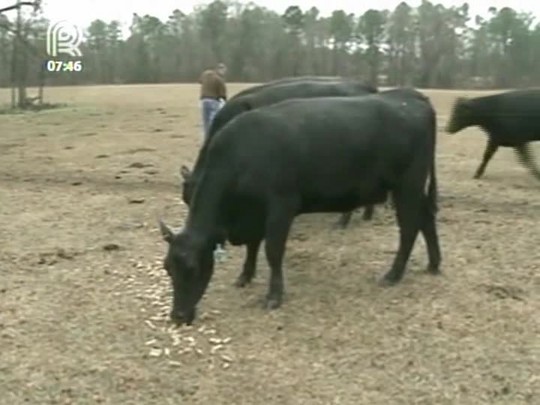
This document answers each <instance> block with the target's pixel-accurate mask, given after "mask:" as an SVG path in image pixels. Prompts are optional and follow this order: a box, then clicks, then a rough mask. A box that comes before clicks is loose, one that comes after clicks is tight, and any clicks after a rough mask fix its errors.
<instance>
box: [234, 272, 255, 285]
mask: <svg viewBox="0 0 540 405" xmlns="http://www.w3.org/2000/svg"><path fill="white" fill-rule="evenodd" d="M250 283H251V280H250V279H248V277H247V276H244V275H243V274H240V275H239V276H238V278H237V279H236V281H235V282H234V286H235V287H237V288H243V287H245V286H247V285H248V284H250Z"/></svg>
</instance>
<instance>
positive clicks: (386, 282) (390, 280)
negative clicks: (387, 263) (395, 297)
mask: <svg viewBox="0 0 540 405" xmlns="http://www.w3.org/2000/svg"><path fill="white" fill-rule="evenodd" d="M400 280H401V279H400V278H396V277H395V276H393V275H391V274H389V273H387V274H385V275H384V276H383V277H381V278H380V279H379V280H378V281H377V284H378V285H379V287H392V286H395V285H396V284H398V283H399V282H400Z"/></svg>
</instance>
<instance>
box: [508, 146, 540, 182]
mask: <svg viewBox="0 0 540 405" xmlns="http://www.w3.org/2000/svg"><path fill="white" fill-rule="evenodd" d="M514 149H515V151H516V153H517V155H518V157H519V159H520V160H521V162H522V163H523V164H524V165H525V167H527V168H528V169H529V170H530V171H531V173H532V175H533V176H534V177H536V178H537V179H538V180H540V170H539V169H538V166H536V163H535V161H534V156H533V153H532V151H531V149H530V147H529V145H528V144H526V143H524V144H523V145H519V146H516V147H515V148H514Z"/></svg>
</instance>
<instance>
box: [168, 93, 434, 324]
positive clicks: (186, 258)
mask: <svg viewBox="0 0 540 405" xmlns="http://www.w3.org/2000/svg"><path fill="white" fill-rule="evenodd" d="M411 91H412V92H414V90H407V91H405V92H408V93H409V94H410V93H411ZM396 95H397V91H394V96H393V97H392V96H388V95H385V94H373V95H369V96H363V97H335V98H334V97H330V98H312V99H295V100H288V101H284V102H281V103H278V104H274V105H272V106H268V107H265V108H260V109H257V110H253V111H250V112H247V113H245V114H242V115H241V116H239V117H237V118H236V119H235V120H233V121H231V122H230V123H229V124H228V125H227V126H226V127H224V128H223V129H222V130H221V131H220V132H219V133H218V134H216V136H215V137H214V138H212V139H211V140H210V141H209V142H208V143H207V145H205V147H207V148H208V150H207V151H206V153H204V154H201V155H199V159H200V160H201V162H197V165H200V167H201V169H200V170H201V174H200V179H199V181H198V182H197V185H196V186H195V189H194V192H193V198H192V200H191V204H190V205H191V206H190V210H189V214H188V217H187V221H186V224H185V227H184V229H183V230H182V231H181V232H180V233H179V234H175V233H173V232H172V231H171V230H170V229H169V228H168V227H167V226H166V225H165V224H164V223H163V222H160V229H161V233H162V235H163V238H164V240H165V241H166V242H167V243H168V251H167V254H166V257H165V260H164V267H165V269H166V270H167V272H168V274H169V276H170V278H171V281H172V287H173V307H172V311H171V318H172V319H173V320H174V321H176V322H180V323H183V322H186V323H188V324H189V323H192V322H193V320H194V318H195V309H196V306H197V304H198V302H199V300H200V299H201V297H202V296H203V294H204V292H205V291H206V288H207V286H208V284H209V281H210V279H211V277H212V273H213V268H214V259H213V254H212V252H213V250H214V248H215V245H216V243H217V241H218V240H220V239H221V238H223V236H224V235H225V236H226V237H227V239H228V240H229V241H230V242H231V243H232V244H233V245H240V244H247V246H248V257H247V258H246V263H245V264H244V269H243V272H242V274H241V275H240V277H239V280H238V284H239V285H243V284H246V283H249V282H250V281H251V280H252V278H253V276H254V274H255V263H256V258H257V253H258V250H259V246H260V244H261V242H262V240H263V239H264V240H265V250H266V258H267V260H268V264H269V267H270V269H271V276H270V282H269V289H268V294H267V296H266V301H265V305H266V307H267V308H269V309H273V308H277V307H279V306H280V305H281V303H282V296H283V292H284V283H283V268H282V261H283V256H284V253H285V247H286V242H287V238H288V234H289V230H290V227H291V225H292V222H293V220H294V218H295V217H296V216H297V215H300V214H304V213H315V212H343V211H349V210H353V209H354V208H356V207H359V206H362V205H369V204H379V203H381V202H384V201H385V200H386V199H387V195H388V194H389V193H391V194H392V196H393V200H394V203H395V206H396V217H397V222H398V226H399V247H398V251H397V254H396V256H395V258H394V262H393V264H392V267H391V269H390V270H389V271H388V272H387V273H386V274H385V275H384V276H383V278H382V279H381V281H380V283H381V284H382V285H393V284H395V283H397V282H399V281H400V280H401V279H402V277H403V275H404V271H405V266H406V264H407V262H408V259H409V256H410V253H411V251H412V248H413V246H414V243H415V240H416V237H417V235H418V232H419V231H421V232H422V234H423V236H424V239H425V241H426V246H427V251H428V258H429V264H428V270H429V271H430V272H431V273H433V274H437V273H439V266H440V262H441V253H440V248H439V241H438V235H437V229H436V221H435V216H436V211H437V181H436V175H435V146H436V116H435V111H434V109H433V107H432V105H431V103H430V102H429V100H428V99H427V98H426V97H424V96H422V95H421V94H419V93H418V97H417V98H414V97H409V98H407V97H403V98H400V97H396ZM428 179H429V181H428Z"/></svg>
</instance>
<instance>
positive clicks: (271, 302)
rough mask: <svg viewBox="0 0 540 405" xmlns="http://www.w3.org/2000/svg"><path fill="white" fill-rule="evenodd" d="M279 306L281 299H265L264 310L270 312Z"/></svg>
mask: <svg viewBox="0 0 540 405" xmlns="http://www.w3.org/2000/svg"><path fill="white" fill-rule="evenodd" d="M280 306H281V298H275V297H267V298H266V300H265V301H264V309H268V310H272V309H277V308H279V307H280Z"/></svg>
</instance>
